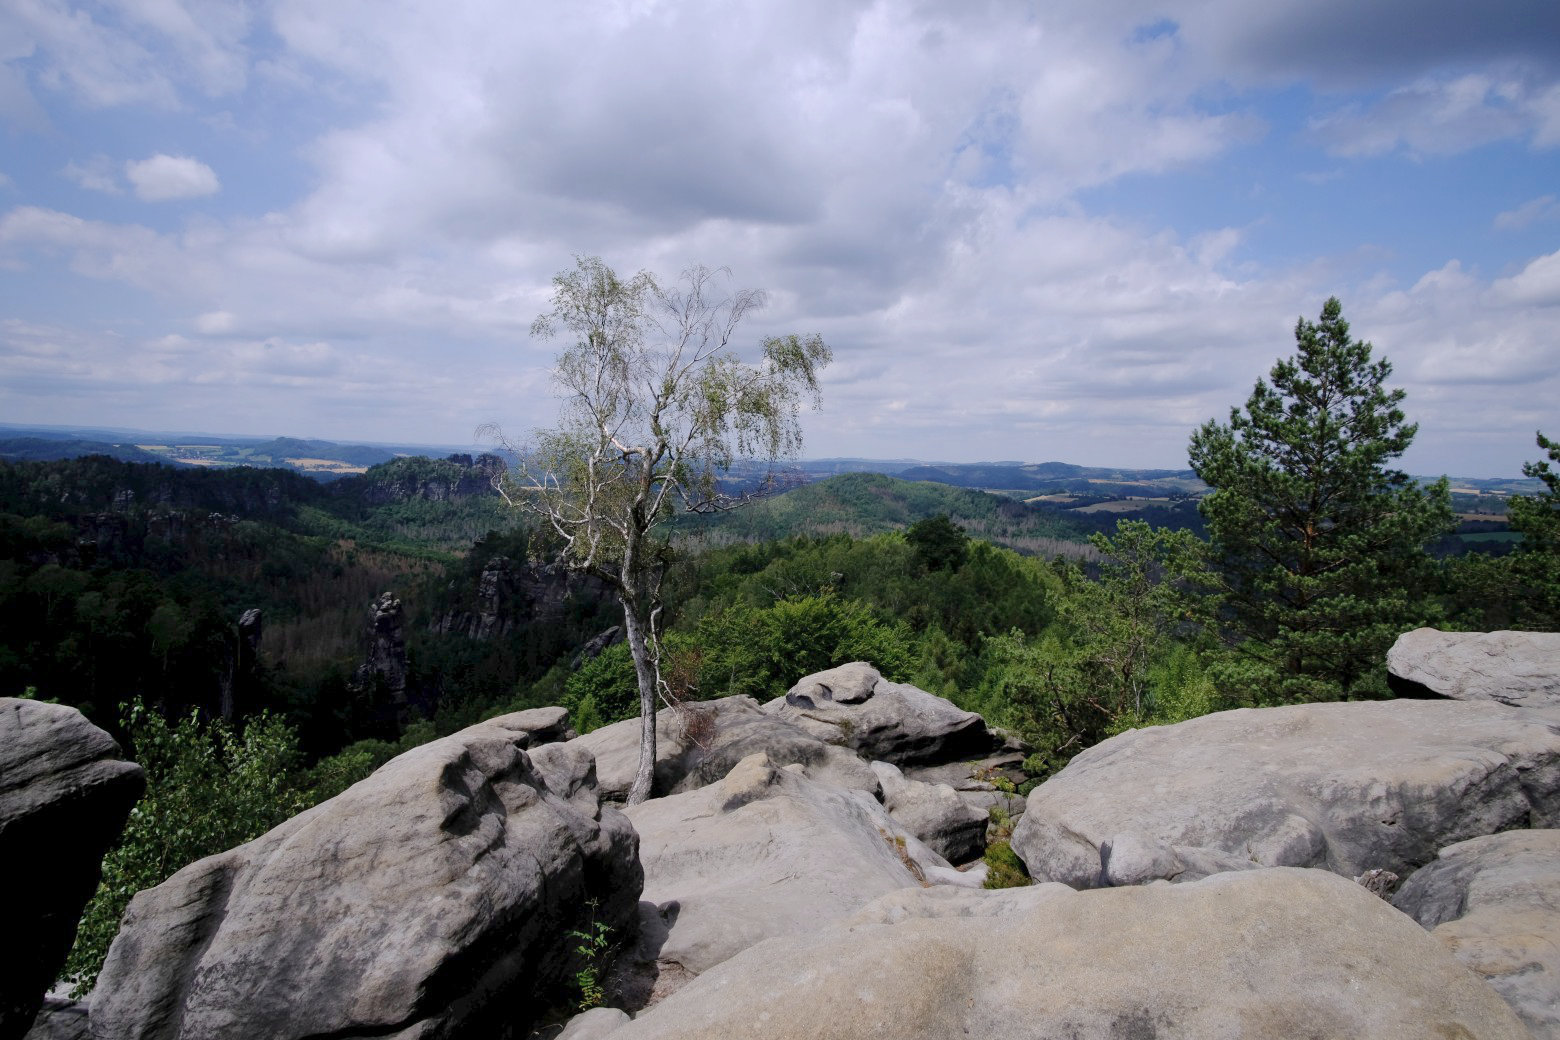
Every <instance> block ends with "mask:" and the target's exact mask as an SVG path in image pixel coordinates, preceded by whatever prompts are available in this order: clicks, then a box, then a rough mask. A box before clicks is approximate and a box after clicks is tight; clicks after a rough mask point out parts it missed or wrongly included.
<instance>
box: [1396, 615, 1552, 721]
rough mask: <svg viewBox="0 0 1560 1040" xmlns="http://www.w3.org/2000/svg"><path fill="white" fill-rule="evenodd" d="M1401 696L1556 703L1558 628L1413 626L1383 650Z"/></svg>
mask: <svg viewBox="0 0 1560 1040" xmlns="http://www.w3.org/2000/svg"><path fill="white" fill-rule="evenodd" d="M1387 675H1388V677H1389V679H1390V680H1391V682H1392V685H1393V687H1394V688H1396V689H1398V690H1399V691H1400V693H1402V694H1403V695H1404V696H1425V695H1427V694H1428V695H1430V696H1435V697H1450V698H1452V699H1454V700H1459V701H1496V702H1498V703H1500V704H1510V705H1514V706H1516V707H1520V708H1560V632H1440V631H1437V630H1436V629H1433V628H1416V629H1415V630H1414V631H1412V632H1405V633H1403V634H1402V635H1400V636H1398V638H1397V642H1395V643H1393V644H1392V649H1391V650H1388V651H1387Z"/></svg>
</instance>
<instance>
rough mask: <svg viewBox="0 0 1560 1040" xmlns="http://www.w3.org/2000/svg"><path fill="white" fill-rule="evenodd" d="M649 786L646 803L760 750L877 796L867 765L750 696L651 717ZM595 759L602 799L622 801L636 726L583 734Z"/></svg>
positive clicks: (716, 775) (711, 777) (712, 776)
mask: <svg viewBox="0 0 1560 1040" xmlns="http://www.w3.org/2000/svg"><path fill="white" fill-rule="evenodd" d="M655 725H656V738H655V739H656V748H655V782H654V784H653V785H652V787H651V795H652V797H661V796H664V795H670V794H680V793H682V792H684V791H692V790H695V789H697V788H700V787H703V786H704V785H706V784H713V783H714V782H715V781H717V780H719V779H721V778H722V777H724V776H725V775H726V774H727V773H729V772H731V770H732V768H733V767H734V766H736V764H737V763H738V762H740V761H742V760H743V759H744V758H746V757H748V756H749V755H753V754H758V753H759V752H763V753H764V754H767V755H768V756H769V758H770V760H771V761H772V762H774V763H775V764H776V765H791V764H793V763H795V764H799V765H801V766H802V767H803V768H804V769H805V770H806V772H807V775H809V776H811V777H813V778H815V779H818V780H822V781H824V782H827V783H831V784H835V785H837V786H840V787H850V788H855V789H858V790H863V791H868V792H871V793H872V794H873V795H876V794H878V793H879V787H878V779H877V775H876V774H874V773H873V772H872V770H871V769H870V768H869V767H868V766H867V764H866V763H865V762H863V761H862V760H861V759H859V758H857V757H856V756H855V755H853V754H851V753H850V752H849V751H846V750H845V749H843V748H838V747H834V746H833V745H830V744H827V743H825V742H824V741H822V740H820V739H819V738H818V737H816V736H813V735H811V734H809V733H807V732H805V731H803V730H802V729H800V728H798V727H796V726H794V725H792V724H791V723H790V722H788V721H784V720H781V719H778V718H775V717H774V716H773V715H769V714H766V713H765V712H764V711H763V710H762V709H761V708H760V707H759V706H758V702H757V701H755V700H754V699H753V698H751V697H722V698H720V699H718V700H711V701H698V702H695V703H691V704H687V705H684V706H683V707H682V708H679V709H675V710H674V709H672V708H663V709H662V710H661V711H659V712H658V713H656V719H655ZM577 743H579V744H580V746H582V747H584V748H586V749H588V750H589V751H590V752H591V754H593V755H595V756H596V779H597V783H598V784H599V785H600V790H601V796H602V797H603V798H609V799H613V800H616V801H622V800H624V799H626V798H627V797H628V791H629V788H631V787H632V786H633V785H634V773H635V771H636V770H638V768H639V720H638V719H628V720H626V721H623V722H614V723H613V724H612V725H610V726H603V727H602V728H601V729H598V730H595V731H593V732H591V733H587V734H585V735H584V736H583V737H580V738H579V739H578V741H577Z"/></svg>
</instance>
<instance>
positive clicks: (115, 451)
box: [0, 437, 171, 462]
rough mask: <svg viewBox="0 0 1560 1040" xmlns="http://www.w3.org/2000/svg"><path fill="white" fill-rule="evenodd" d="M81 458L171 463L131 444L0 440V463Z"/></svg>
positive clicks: (54, 439)
mask: <svg viewBox="0 0 1560 1040" xmlns="http://www.w3.org/2000/svg"><path fill="white" fill-rule="evenodd" d="M84 455H106V456H108V457H109V458H111V459H118V460H120V461H121V462H167V461H171V460H168V459H164V458H163V457H162V456H160V455H158V454H156V453H154V452H150V451H144V450H142V449H141V448H137V447H136V446H135V445H133V444H111V443H109V442H107V441H89V440H80V439H65V438H60V437H5V438H0V459H7V460H9V461H12V462H54V461H56V460H59V459H79V458H81V457H82V456H84Z"/></svg>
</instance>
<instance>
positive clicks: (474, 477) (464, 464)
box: [340, 452, 508, 505]
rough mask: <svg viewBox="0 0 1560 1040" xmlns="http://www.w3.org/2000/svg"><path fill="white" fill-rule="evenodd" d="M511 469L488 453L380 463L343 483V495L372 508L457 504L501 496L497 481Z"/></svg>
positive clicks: (393, 460)
mask: <svg viewBox="0 0 1560 1040" xmlns="http://www.w3.org/2000/svg"><path fill="white" fill-rule="evenodd" d="M507 469H508V466H507V464H506V463H505V462H504V460H503V459H501V458H499V457H498V456H497V455H492V454H488V453H486V452H484V453H483V454H481V455H478V456H477V457H476V458H475V459H473V458H472V457H471V456H470V455H467V454H463V453H462V454H456V455H450V456H449V457H447V458H443V459H428V458H420V457H408V458H400V459H392V460H391V461H389V462H385V463H380V464H379V465H376V466H374V467H373V468H372V469H370V470H369V471H368V472H367V473H365V474H363V475H362V476H361V477H358V478H357V479H356V480H351V479H350V478H349V479H348V480H344V481H341V482H340V483H341V484H342V489H341V490H342V492H344V493H347V494H352V495H355V496H356V497H358V498H360V499H361V500H362V501H363V502H365V503H367V504H369V505H385V504H387V503H390V502H410V501H411V500H413V499H422V500H424V501H427V502H455V501H459V500H461V499H465V498H478V497H484V496H488V495H497V494H498V492H497V491H495V490H494V488H493V480H494V478H495V477H499V476H502V475H503V473H504V472H505V471H506V470H507Z"/></svg>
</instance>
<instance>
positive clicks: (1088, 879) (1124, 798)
mask: <svg viewBox="0 0 1560 1040" xmlns="http://www.w3.org/2000/svg"><path fill="white" fill-rule="evenodd" d="M1557 820H1560V733H1557V732H1556V730H1555V729H1554V728H1552V727H1551V726H1550V725H1548V724H1546V722H1545V721H1544V719H1542V718H1540V717H1538V716H1535V715H1534V714H1533V713H1530V712H1526V711H1523V710H1522V709H1518V708H1508V707H1505V706H1503V705H1498V704H1477V703H1464V702H1458V701H1419V700H1398V701H1376V702H1361V703H1343V704H1302V705H1293V706H1290V707H1283V708H1244V709H1240V710H1238V711H1226V712H1219V713H1217V714H1214V715H1207V716H1204V717H1202V718H1198V719H1192V720H1190V721H1188V722H1182V723H1179V724H1177V725H1174V726H1156V727H1152V728H1149V729H1140V730H1132V731H1130V732H1127V733H1123V734H1121V735H1120V736H1116V737H1112V738H1111V739H1109V740H1106V741H1104V742H1103V743H1100V744H1097V745H1095V746H1094V747H1092V748H1090V749H1088V750H1087V751H1085V752H1083V753H1082V754H1080V755H1078V756H1077V757H1076V758H1074V759H1073V760H1072V762H1070V763H1069V764H1068V766H1067V768H1065V769H1063V770H1062V771H1061V772H1060V773H1058V774H1057V775H1056V776H1054V777H1052V778H1051V779H1049V780H1047V781H1046V782H1045V783H1044V784H1042V785H1040V786H1039V787H1037V788H1036V789H1035V790H1034V791H1032V792H1031V793H1030V795H1029V798H1028V806H1027V809H1026V811H1025V813H1024V816H1023V818H1022V819H1020V820H1019V822H1018V826H1017V828H1016V829H1015V831H1014V833H1013V849H1014V851H1015V852H1017V853H1018V854H1019V856H1020V857H1021V858H1022V859H1023V860H1024V863H1025V864H1026V865H1027V866H1028V868H1029V871H1030V873H1031V874H1032V875H1033V876H1034V877H1036V878H1040V879H1044V880H1051V881H1063V882H1066V883H1067V884H1069V885H1072V886H1074V887H1077V888H1089V887H1093V886H1095V885H1125V884H1138V883H1142V882H1145V881H1152V880H1154V879H1156V878H1168V879H1172V880H1181V881H1187V880H1192V879H1194V878H1197V877H1203V876H1206V875H1208V874H1213V873H1217V872H1219V871H1225V870H1240V869H1250V868H1252V867H1257V866H1301V867H1324V868H1326V869H1328V870H1332V871H1334V872H1336V873H1339V874H1343V875H1344V876H1346V877H1351V878H1352V877H1356V876H1358V875H1361V874H1363V873H1365V871H1367V870H1371V869H1374V868H1381V869H1385V870H1391V871H1393V872H1394V873H1396V874H1398V875H1399V876H1401V877H1407V876H1408V875H1409V874H1410V873H1411V872H1412V871H1413V870H1414V869H1415V868H1416V867H1419V866H1421V865H1423V864H1425V863H1428V862H1429V861H1430V860H1432V859H1434V858H1435V854H1436V852H1437V850H1439V849H1441V848H1442V847H1444V846H1446V845H1450V844H1452V843H1453V842H1457V841H1462V840H1464V839H1467V838H1472V837H1477V836H1479V835H1481V834H1493V833H1494V832H1496V831H1501V830H1507V829H1509V828H1512V827H1528V826H1540V827H1542V826H1553V825H1554V823H1555V821H1557Z"/></svg>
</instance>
